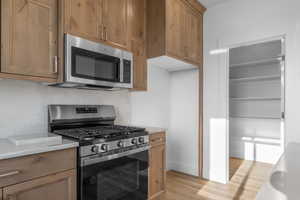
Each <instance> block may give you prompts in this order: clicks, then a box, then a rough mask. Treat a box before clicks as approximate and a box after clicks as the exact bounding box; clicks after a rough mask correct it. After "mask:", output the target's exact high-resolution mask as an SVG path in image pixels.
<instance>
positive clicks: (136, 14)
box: [128, 0, 147, 42]
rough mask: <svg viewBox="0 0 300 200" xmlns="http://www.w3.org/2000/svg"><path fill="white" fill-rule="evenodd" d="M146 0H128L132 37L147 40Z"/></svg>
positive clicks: (132, 38)
mask: <svg viewBox="0 0 300 200" xmlns="http://www.w3.org/2000/svg"><path fill="white" fill-rule="evenodd" d="M146 8H147V7H146V0H128V20H129V22H130V39H131V40H138V41H143V42H144V41H146V12H147V10H146Z"/></svg>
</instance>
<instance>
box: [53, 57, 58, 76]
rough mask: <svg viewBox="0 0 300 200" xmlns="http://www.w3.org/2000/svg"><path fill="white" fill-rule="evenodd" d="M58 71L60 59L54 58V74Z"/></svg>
mask: <svg viewBox="0 0 300 200" xmlns="http://www.w3.org/2000/svg"><path fill="white" fill-rule="evenodd" d="M57 71H58V57H57V56H54V71H53V73H54V74H56V73H57Z"/></svg>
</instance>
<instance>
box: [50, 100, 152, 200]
mask: <svg viewBox="0 0 300 200" xmlns="http://www.w3.org/2000/svg"><path fill="white" fill-rule="evenodd" d="M48 109H49V130H50V132H53V133H55V134H58V135H62V136H64V137H66V138H68V139H72V140H75V141H78V142H79V149H78V199H79V200H94V199H97V200H121V199H122V200H146V199H147V196H148V164H149V163H148V149H149V136H148V133H147V132H146V131H145V129H144V128H138V127H129V126H118V125H115V124H114V121H115V119H116V115H115V110H114V107H113V106H104V105H50V106H49V108H48Z"/></svg>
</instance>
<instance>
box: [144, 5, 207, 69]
mask: <svg viewBox="0 0 300 200" xmlns="http://www.w3.org/2000/svg"><path fill="white" fill-rule="evenodd" d="M147 9H148V12H147V34H148V35H147V38H148V39H147V55H148V58H156V57H161V56H167V57H170V58H172V59H176V60H180V61H184V62H186V63H189V64H193V65H196V66H201V65H202V48H203V44H202V37H203V28H202V26H203V25H202V18H203V12H204V11H205V8H204V7H203V6H202V5H201V4H200V3H199V2H197V1H194V0H151V1H147ZM179 63H180V62H179Z"/></svg>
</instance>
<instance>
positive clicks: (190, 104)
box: [130, 64, 199, 176]
mask: <svg viewBox="0 0 300 200" xmlns="http://www.w3.org/2000/svg"><path fill="white" fill-rule="evenodd" d="M198 74H199V72H198V70H187V71H180V72H172V73H169V72H168V71H166V70H165V69H163V68H160V67H157V66H155V65H153V64H150V65H148V91H147V92H132V93H131V96H130V101H131V104H132V108H131V122H132V124H134V125H139V126H153V127H162V128H166V129H167V168H168V169H169V170H177V171H181V172H184V173H186V174H191V175H195V176H197V175H198V146H199V145H198V117H199V115H198V113H199V112H198V104H199V103H198V102H199V98H198V95H199V93H198V91H199V87H198V85H199V84H198Z"/></svg>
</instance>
